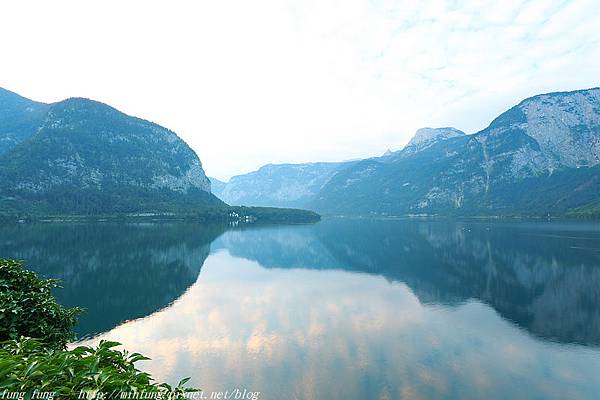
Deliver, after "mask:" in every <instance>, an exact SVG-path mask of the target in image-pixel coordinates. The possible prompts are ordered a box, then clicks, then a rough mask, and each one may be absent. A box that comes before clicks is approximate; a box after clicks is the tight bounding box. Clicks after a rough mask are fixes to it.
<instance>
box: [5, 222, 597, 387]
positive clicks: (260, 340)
mask: <svg viewBox="0 0 600 400" xmlns="http://www.w3.org/2000/svg"><path fill="white" fill-rule="evenodd" d="M0 255H1V256H2V257H13V258H20V259H25V260H27V261H28V264H29V266H30V267H31V268H33V269H36V270H38V271H39V272H41V273H42V274H43V275H45V276H51V277H58V278H61V279H63V281H64V286H65V287H64V289H61V290H60V291H59V292H58V293H57V294H58V296H59V298H60V300H61V301H62V302H63V303H65V304H67V305H81V306H84V307H87V308H88V309H89V312H88V315H86V316H85V317H84V318H83V319H82V323H81V325H80V326H79V328H78V329H79V330H78V332H79V334H80V335H83V336H90V335H95V334H98V333H100V334H98V335H96V336H95V337H94V338H93V339H90V340H89V341H90V342H96V341H98V340H99V339H101V338H102V339H104V338H106V339H111V340H117V341H121V342H123V343H124V344H125V345H126V347H127V348H129V349H131V350H134V351H139V352H142V353H144V354H147V355H149V356H150V357H152V358H153V361H151V362H147V363H146V364H145V365H143V367H144V368H145V369H146V370H148V371H149V372H151V373H153V374H154V375H155V376H156V377H157V378H158V379H162V380H168V381H171V382H175V381H176V380H177V379H178V378H180V377H183V376H192V377H193V379H192V381H191V383H193V384H194V385H196V386H200V387H202V388H203V389H204V390H205V391H208V392H210V391H212V390H220V391H224V390H231V389H235V388H246V389H248V390H253V391H260V392H261V393H262V394H261V398H262V399H280V398H291V399H293V398H302V399H303V398H306V399H322V398H348V399H371V398H377V399H379V398H382V399H386V398H388V399H397V398H498V399H500V398H502V399H504V398H532V397H533V398H571V399H573V398H575V399H577V398H581V399H587V398H595V397H596V395H597V393H598V391H599V390H600V381H599V380H598V379H597V376H598V373H599V372H600V347H599V346H600V302H599V300H600V226H599V225H598V224H593V223H558V222H557V223H554V222H553V223H548V222H536V223H526V222H521V223H483V222H482V223H471V222H469V223H467V222H450V221H414V220H408V221H405V220H394V221H392V220H360V219H328V220H324V221H322V222H320V223H318V224H316V225H305V226H280V227H257V228H251V229H243V230H242V229H237V230H229V231H227V232H224V230H223V229H222V228H220V227H212V226H208V227H206V226H204V227H203V226H199V225H193V224H156V225H151V224H147V225H140V224H131V225H112V224H88V225H85V224H78V225H69V224H51V225H19V226H12V227H4V228H2V230H0ZM126 321H127V322H126ZM102 332H104V333H102ZM175 383H176V382H175Z"/></svg>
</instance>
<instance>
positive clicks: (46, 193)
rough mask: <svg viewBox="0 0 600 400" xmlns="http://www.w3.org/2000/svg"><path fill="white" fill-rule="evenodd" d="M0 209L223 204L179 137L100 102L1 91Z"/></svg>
mask: <svg viewBox="0 0 600 400" xmlns="http://www.w3.org/2000/svg"><path fill="white" fill-rule="evenodd" d="M0 144H2V147H0V185H1V188H2V189H1V190H0V210H3V211H5V212H31V211H32V210H35V211H37V212H41V213H69V214H70V213H80V214H99V213H100V214H101V213H114V212H167V211H182V210H188V211H189V210H198V209H202V208H205V207H214V206H224V203H223V202H222V201H220V200H219V199H217V198H216V197H215V196H213V195H212V194H211V193H210V182H209V180H208V178H207V177H206V175H205V173H204V170H203V169H202V164H201V162H200V160H199V158H198V156H197V155H196V153H195V152H194V151H193V150H192V149H191V148H190V147H189V146H188V145H187V144H186V143H185V142H184V141H183V140H181V139H180V138H179V137H178V136H177V135H176V134H175V133H174V132H172V131H170V130H168V129H166V128H163V127H161V126H159V125H157V124H154V123H152V122H148V121H145V120H142V119H139V118H135V117H131V116H128V115H126V114H123V113H121V112H120V111H118V110H116V109H114V108H112V107H110V106H108V105H106V104H103V103H100V102H97V101H93V100H89V99H83V98H71V99H67V100H64V101H60V102H57V103H53V104H43V103H36V102H32V101H30V100H28V99H25V98H23V97H21V96H18V95H16V94H14V93H12V92H9V91H6V90H3V89H0Z"/></svg>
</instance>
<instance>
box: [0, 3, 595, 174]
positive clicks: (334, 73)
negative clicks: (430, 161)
mask: <svg viewBox="0 0 600 400" xmlns="http://www.w3.org/2000/svg"><path fill="white" fill-rule="evenodd" d="M598 21H600V1H597V0H577V1H564V0H563V1H552V0H543V1H535V0H514V1H512V0H502V1H498V0H493V1H491V0H490V1H487V0H482V1H450V0H448V1H441V0H440V1H433V0H432V1H417V0H412V1H395V0H389V1H387V0H382V1H378V0H372V1H361V0H298V1H289V0H276V1H269V0H255V1H248V0H241V1H227V0H219V1H180V0H174V1H151V0H150V1H149V0H144V1H135V0H128V1H123V0H120V1H112V0H102V1H81V0H72V1H71V0H69V1H66V0H53V1H51V2H50V1H47V0H40V1H30V0H20V1H5V2H1V3H0V37H1V38H2V40H0V54H2V56H1V57H2V58H1V62H0V87H4V88H6V89H9V90H12V91H15V92H17V93H19V94H21V95H23V96H25V97H28V98H31V99H34V100H38V101H44V102H54V101H60V100H62V99H64V98H68V97H88V98H92V99H95V100H98V101H102V102H104V103H107V104H110V105H112V106H113V107H116V108H118V109H120V110H121V111H123V112H125V113H127V114H130V115H135V116H138V117H141V118H144V119H148V120H151V121H153V122H156V123H158V124H160V125H163V126H165V127H167V128H170V129H172V130H174V131H175V132H176V133H177V134H178V135H179V136H180V137H182V138H183V139H184V140H185V141H186V142H187V143H188V144H189V145H190V146H191V147H192V148H193V149H194V150H195V151H196V153H198V155H199V156H200V159H201V160H202V163H203V165H204V169H205V171H206V173H207V175H209V176H214V177H217V178H219V179H225V180H226V179H228V178H229V177H231V176H232V175H237V174H242V173H246V172H250V171H252V170H255V169H257V168H259V167H260V166H262V165H264V164H268V163H283V162H293V163H296V162H310V161H339V160H347V159H355V158H364V157H371V156H374V155H379V154H382V153H383V152H385V151H386V150H387V149H392V150H398V149H400V148H402V146H404V145H405V144H406V143H407V142H408V141H409V140H410V138H411V137H412V136H413V134H414V132H415V130H416V129H418V128H421V127H425V126H429V127H441V126H453V127H456V128H458V129H461V130H464V131H465V132H467V133H474V132H476V131H478V130H480V129H483V128H485V127H486V126H487V125H488V124H489V123H490V122H491V120H492V119H493V118H494V117H495V116H497V115H498V114H500V113H501V112H503V111H505V110H506V109H508V108H509V107H511V106H512V105H514V104H516V103H518V102H519V101H520V100H522V99H524V98H526V97H529V96H532V95H535V94H539V93H546V92H552V91H566V90H575V89H583V88H589V87H595V86H600V25H599V22H598Z"/></svg>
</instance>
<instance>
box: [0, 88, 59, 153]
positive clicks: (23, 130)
mask: <svg viewBox="0 0 600 400" xmlns="http://www.w3.org/2000/svg"><path fill="white" fill-rule="evenodd" d="M48 108H49V105H48V104H44V103H38V102H35V101H32V100H29V99H26V98H25V97H21V96H19V95H18V94H16V93H13V92H11V91H8V90H6V89H2V88H0V155H2V154H5V153H7V152H8V151H10V150H12V149H13V148H14V147H15V146H16V145H17V144H19V143H21V142H22V141H23V140H25V139H27V138H28V137H29V136H31V135H32V134H34V133H35V131H36V129H37V128H38V127H39V126H40V124H41V122H42V120H43V119H44V117H45V116H46V113H47V112H48Z"/></svg>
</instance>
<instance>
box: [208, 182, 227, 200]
mask: <svg viewBox="0 0 600 400" xmlns="http://www.w3.org/2000/svg"><path fill="white" fill-rule="evenodd" d="M208 179H209V180H210V191H211V193H212V194H214V195H215V196H217V197H218V198H221V195H222V194H223V189H225V185H227V183H226V182H223V181H221V180H218V179H217V178H211V177H209V178H208Z"/></svg>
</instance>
